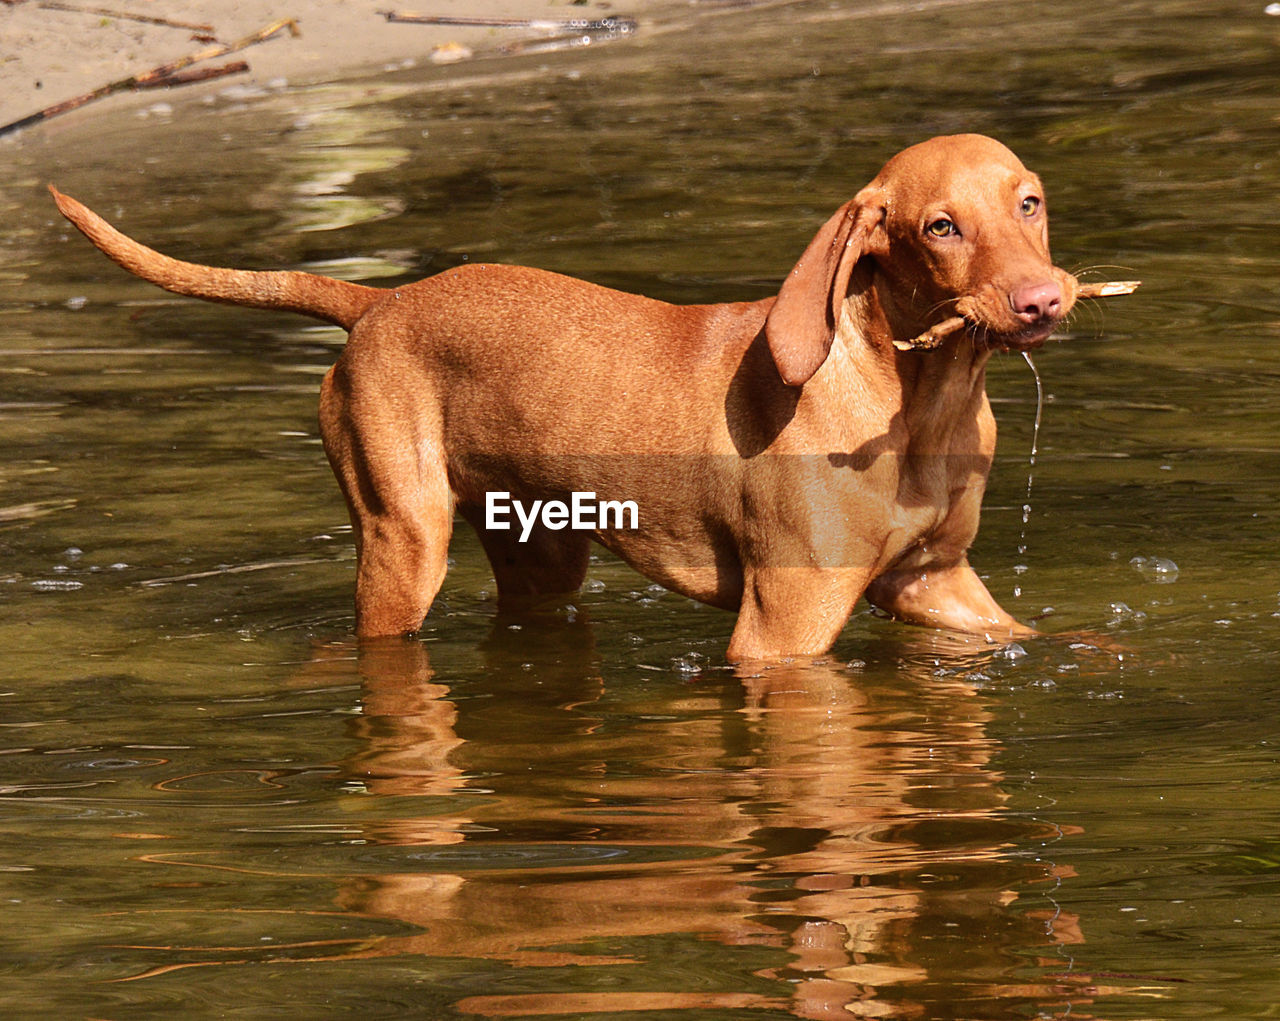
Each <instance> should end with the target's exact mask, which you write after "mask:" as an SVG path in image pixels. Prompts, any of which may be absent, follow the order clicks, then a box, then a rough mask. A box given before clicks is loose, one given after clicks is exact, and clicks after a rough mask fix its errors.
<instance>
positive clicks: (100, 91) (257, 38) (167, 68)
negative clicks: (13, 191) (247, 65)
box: [0, 18, 300, 135]
mask: <svg viewBox="0 0 1280 1021" xmlns="http://www.w3.org/2000/svg"><path fill="white" fill-rule="evenodd" d="M285 29H288V30H289V34H290V35H293V36H297V35H299V34H300V33H299V32H298V22H297V21H296V20H295V19H293V18H283V19H281V20H280V21H273V22H272V23H271V24H270V25H268V26H267V27H266V28H261V29H259V30H258V31H257V32H254V33H252V34H250V35H247V36H245V37H244V38H243V39H237V40H236V41H235V42H233V43H219V44H218V45H216V46H209V47H207V48H205V49H203V50H200V51H199V52H198V53H193V54H191V55H190V56H187V57H179V58H178V59H177V60H171V61H169V62H168V63H167V64H161V65H160V66H159V67H153V68H152V69H151V70H150V71H143V72H142V73H141V74H135V75H130V76H129V77H128V78H121V79H120V80H119V81H114V82H111V83H109V84H107V85H103V86H102V87H101V88H97V89H94V90H93V91H92V92H86V93H85V94H84V95H82V96H76V97H75V98H74V99H68V100H66V101H64V102H61V103H55V104H54V105H53V106H48V107H45V108H44V109H43V110H41V111H39V112H38V113H33V114H30V115H28V116H26V117H23V118H21V119H20V120H16V121H13V122H12V123H10V124H5V125H2V126H0V135H7V134H10V133H11V132H14V131H20V130H21V129H22V128H27V127H30V126H31V125H33V124H38V123H40V122H41V121H46V120H48V119H49V118H50V117H56V116H57V115H58V114H60V113H66V112H67V111H69V110H75V109H77V108H79V107H81V106H84V105H85V104H86V103H91V102H93V101H94V100H95V99H101V98H103V97H104V96H110V95H113V94H115V93H117V92H125V91H127V90H129V89H144V88H148V87H149V86H153V85H165V84H169V82H167V81H166V79H170V78H172V77H173V76H174V75H176V74H177V73H178V72H179V71H181V70H183V69H184V68H188V67H190V66H191V65H192V64H198V63H200V62H202V61H205V60H214V59H216V58H218V57H223V56H226V55H227V54H228V53H235V52H236V51H237V50H243V49H245V48H246V47H249V46H253V45H254V44H255V43H261V42H266V40H268V39H270V38H271V37H272V36H274V35H276V34H277V33H279V32H283V31H284V30H285ZM223 73H230V72H223Z"/></svg>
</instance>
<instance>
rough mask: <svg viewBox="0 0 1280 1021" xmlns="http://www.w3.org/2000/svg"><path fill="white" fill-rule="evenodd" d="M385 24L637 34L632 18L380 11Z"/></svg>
mask: <svg viewBox="0 0 1280 1021" xmlns="http://www.w3.org/2000/svg"><path fill="white" fill-rule="evenodd" d="M378 13H379V14H381V15H382V16H383V17H384V18H386V19H387V20H388V21H391V22H395V23H397V24H402V25H455V26H465V27H468V28H534V29H538V30H539V31H555V32H611V33H614V34H617V35H626V34H627V33H629V32H634V31H635V30H636V27H637V25H636V20H635V19H634V18H622V17H619V18H597V19H589V18H467V17H459V16H456V15H451V14H413V13H411V12H409V11H379V12H378Z"/></svg>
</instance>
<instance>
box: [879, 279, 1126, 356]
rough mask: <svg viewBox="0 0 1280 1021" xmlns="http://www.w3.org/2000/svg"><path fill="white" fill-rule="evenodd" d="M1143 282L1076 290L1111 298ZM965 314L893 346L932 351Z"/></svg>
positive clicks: (963, 320)
mask: <svg viewBox="0 0 1280 1021" xmlns="http://www.w3.org/2000/svg"><path fill="white" fill-rule="evenodd" d="M1141 284H1142V281H1141V280H1110V281H1108V282H1106V283H1100V284H1081V285H1080V287H1079V289H1078V290H1077V291H1076V297H1077V298H1110V297H1113V296H1115V295H1118V294H1132V293H1133V292H1134V291H1136V290H1137V289H1138V288H1139V287H1140V286H1141ZM968 322H969V320H967V319H966V318H965V317H964V316H952V317H951V318H950V319H944V320H943V321H942V322H940V323H938V324H937V325H936V326H931V327H930V328H929V329H927V330H925V331H924V333H922V334H920V336H918V337H914V338H913V339H911V340H895V341H894V342H893V346H894V347H896V348H897V349H898V350H899V351H930V350H932V349H933V348H935V347H937V346H938V345H940V344H941V343H942V342H943V341H944V340H946V339H947V338H948V337H949V336H951V334H953V333H955V332H956V331H957V330H960V329H963V328H964V326H965V324H966V323H968Z"/></svg>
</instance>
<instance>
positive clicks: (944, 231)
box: [925, 216, 960, 238]
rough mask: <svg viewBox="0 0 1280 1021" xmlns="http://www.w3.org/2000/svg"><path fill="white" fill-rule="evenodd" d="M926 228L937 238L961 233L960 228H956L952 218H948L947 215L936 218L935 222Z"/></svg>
mask: <svg viewBox="0 0 1280 1021" xmlns="http://www.w3.org/2000/svg"><path fill="white" fill-rule="evenodd" d="M925 230H927V231H928V232H929V233H930V234H932V235H933V236H934V237H935V238H945V237H949V236H951V235H952V234H958V233H960V232H959V231H958V230H956V225H955V224H954V223H952V222H951V221H950V220H948V219H947V218H946V217H945V216H942V217H939V218H938V219H936V220H934V221H933V223H931V224H929V226H927V227H926V228H925Z"/></svg>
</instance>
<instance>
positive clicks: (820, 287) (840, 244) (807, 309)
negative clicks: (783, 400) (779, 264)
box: [764, 194, 883, 386]
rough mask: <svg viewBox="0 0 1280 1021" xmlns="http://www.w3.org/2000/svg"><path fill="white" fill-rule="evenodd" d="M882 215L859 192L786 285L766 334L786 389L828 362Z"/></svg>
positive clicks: (838, 213) (827, 227)
mask: <svg viewBox="0 0 1280 1021" xmlns="http://www.w3.org/2000/svg"><path fill="white" fill-rule="evenodd" d="M882 215H883V211H882V210H881V209H880V208H878V207H876V206H875V205H873V204H871V203H868V202H866V201H864V197H863V195H861V194H859V195H858V196H857V197H855V198H853V199H851V200H850V201H848V202H846V203H845V204H844V205H843V206H841V207H840V208H839V209H838V210H836V214H835V215H834V216H833V217H831V219H829V220H828V221H827V222H826V223H824V224H823V225H822V229H821V230H819V231H818V233H817V234H816V235H814V238H813V240H812V241H810V242H809V247H808V248H806V249H805V250H804V254H803V255H802V256H800V261H799V262H797V263H796V264H795V267H794V268H793V269H792V270H791V272H790V273H789V274H788V275H787V279H786V280H785V281H784V282H783V284H782V290H780V291H779V292H778V300H777V301H776V302H775V303H774V306H773V308H772V309H771V310H770V312H769V317H768V318H767V319H766V320H765V324H764V333H765V338H766V339H767V340H768V342H769V351H770V353H771V354H772V355H773V361H774V364H775V365H777V367H778V373H779V374H780V375H781V376H782V381H783V382H784V383H786V384H787V385H788V386H801V385H803V384H804V383H807V382H808V381H809V379H810V377H811V376H812V375H813V374H814V373H815V372H817V371H818V369H819V368H821V366H822V363H823V362H824V361H826V360H827V353H828V352H829V351H830V350H831V341H832V338H833V337H834V336H835V331H836V323H837V322H838V321H839V319H840V306H841V304H842V303H843V302H844V297H845V294H846V293H847V292H848V290H849V278H850V277H851V276H852V275H853V267H854V266H856V265H857V263H858V260H859V259H860V258H862V256H863V255H864V254H866V245H867V238H868V236H869V235H870V233H871V232H872V231H873V230H874V229H875V228H876V227H877V226H878V225H879V223H880V218H881V216H882Z"/></svg>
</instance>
